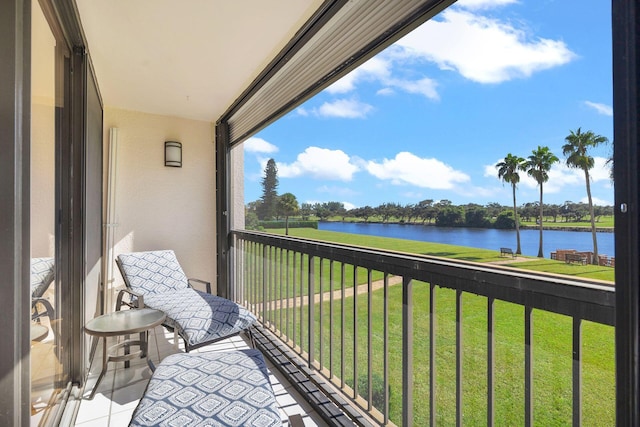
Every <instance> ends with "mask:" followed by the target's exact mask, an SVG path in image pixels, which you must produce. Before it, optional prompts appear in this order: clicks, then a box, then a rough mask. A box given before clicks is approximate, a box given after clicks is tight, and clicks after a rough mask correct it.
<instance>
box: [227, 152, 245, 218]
mask: <svg viewBox="0 0 640 427" xmlns="http://www.w3.org/2000/svg"><path fill="white" fill-rule="evenodd" d="M230 163H231V173H230V174H229V176H230V177H231V183H230V184H231V185H230V187H231V195H230V198H231V206H230V208H231V228H232V229H233V230H244V148H243V144H236V146H235V147H233V148H232V149H231V161H230Z"/></svg>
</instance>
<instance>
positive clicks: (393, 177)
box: [366, 152, 470, 190]
mask: <svg viewBox="0 0 640 427" xmlns="http://www.w3.org/2000/svg"><path fill="white" fill-rule="evenodd" d="M366 169H367V171H368V172H369V173H370V174H371V175H373V176H375V177H376V178H378V179H382V180H389V181H391V183H392V184H394V185H402V184H411V185H415V186H417V187H422V188H431V189H438V190H447V189H452V188H453V187H454V186H455V185H456V184H457V183H463V182H467V181H469V180H470V178H469V176H468V175H467V174H465V173H463V172H460V171H457V170H455V169H453V168H452V167H451V166H449V165H447V164H445V163H443V162H441V161H440V160H438V159H433V158H432V159H427V158H420V157H418V156H416V155H414V154H412V153H409V152H400V153H398V154H396V157H395V158H394V159H384V160H383V161H382V163H377V162H375V161H369V162H367V164H366Z"/></svg>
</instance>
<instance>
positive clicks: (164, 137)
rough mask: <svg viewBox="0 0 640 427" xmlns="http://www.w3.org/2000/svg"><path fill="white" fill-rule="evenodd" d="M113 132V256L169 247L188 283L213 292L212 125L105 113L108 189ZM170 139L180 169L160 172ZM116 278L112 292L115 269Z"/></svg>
mask: <svg viewBox="0 0 640 427" xmlns="http://www.w3.org/2000/svg"><path fill="white" fill-rule="evenodd" d="M110 128H117V129H118V141H117V145H118V154H117V189H116V196H115V200H116V214H115V224H117V225H116V228H115V233H114V234H115V238H114V242H115V243H114V254H115V255H116V256H117V255H118V254H120V253H124V252H138V251H148V250H158V249H172V250H174V251H175V253H176V256H177V257H178V261H179V262H180V264H181V265H182V268H183V269H184V271H185V273H186V274H187V277H194V278H199V279H203V280H207V281H209V282H211V285H212V292H213V293H215V292H216V282H215V279H216V234H215V209H216V207H215V147H214V144H213V141H214V134H213V125H212V123H210V122H206V121H197V120H188V119H182V118H177V117H167V116H160V115H154V114H146V113H141V112H135V111H126V110H120V109H113V108H105V111H104V141H105V143H104V147H105V156H104V157H105V159H104V160H105V166H104V170H105V179H104V182H105V185H106V183H107V182H108V176H106V174H108V157H109V156H108V153H109V151H108V148H109V129H110ZM169 140H170V141H179V142H181V143H182V168H173V167H165V166H164V142H165V141H169ZM105 193H106V189H105ZM106 209H107V206H106V202H105V211H106ZM113 279H114V282H113V285H112V286H109V287H110V288H112V289H113V288H114V287H118V286H121V285H122V284H123V282H122V278H121V277H120V273H119V272H118V270H117V268H115V269H114V278H113Z"/></svg>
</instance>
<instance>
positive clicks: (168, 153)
mask: <svg viewBox="0 0 640 427" xmlns="http://www.w3.org/2000/svg"><path fill="white" fill-rule="evenodd" d="M164 165H165V166H171V167H174V168H181V167H182V144H181V143H179V142H176V141H165V143H164Z"/></svg>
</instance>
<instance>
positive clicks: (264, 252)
mask: <svg viewBox="0 0 640 427" xmlns="http://www.w3.org/2000/svg"><path fill="white" fill-rule="evenodd" d="M267 251H268V246H267V245H263V246H262V321H263V322H264V323H267V283H268V282H269V272H268V268H267V263H268V259H267Z"/></svg>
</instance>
